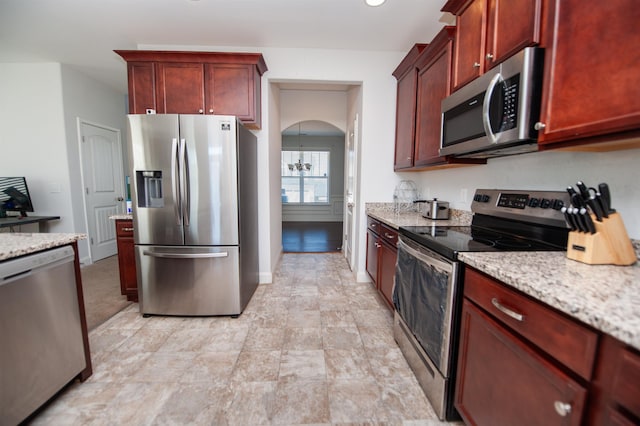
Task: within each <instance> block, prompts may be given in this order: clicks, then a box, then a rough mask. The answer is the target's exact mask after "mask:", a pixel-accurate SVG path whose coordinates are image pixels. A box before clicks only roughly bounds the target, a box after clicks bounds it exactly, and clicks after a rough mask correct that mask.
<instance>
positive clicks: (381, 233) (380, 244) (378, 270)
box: [366, 217, 398, 309]
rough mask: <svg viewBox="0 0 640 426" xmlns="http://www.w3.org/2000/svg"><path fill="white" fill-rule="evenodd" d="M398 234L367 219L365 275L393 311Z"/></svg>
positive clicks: (376, 221) (378, 222) (375, 221)
mask: <svg viewBox="0 0 640 426" xmlns="http://www.w3.org/2000/svg"><path fill="white" fill-rule="evenodd" d="M397 243H398V232H397V231H396V230H395V229H392V228H390V227H388V226H387V225H385V224H383V223H382V222H380V221H378V220H376V219H374V218H372V217H367V264H366V268H367V273H368V274H369V276H370V277H371V279H372V280H373V284H374V286H375V287H376V289H377V290H378V292H379V293H380V295H381V296H382V298H383V299H384V301H385V302H386V303H387V306H388V307H389V309H393V298H392V296H393V294H392V293H393V280H394V277H395V274H396V260H397V258H398V249H397V247H396V244H397Z"/></svg>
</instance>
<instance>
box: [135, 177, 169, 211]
mask: <svg viewBox="0 0 640 426" xmlns="http://www.w3.org/2000/svg"><path fill="white" fill-rule="evenodd" d="M136 186H137V187H138V207H152V208H153V207H155V208H157V207H164V198H163V195H162V194H163V191H162V171H161V170H142V171H140V170H138V171H136Z"/></svg>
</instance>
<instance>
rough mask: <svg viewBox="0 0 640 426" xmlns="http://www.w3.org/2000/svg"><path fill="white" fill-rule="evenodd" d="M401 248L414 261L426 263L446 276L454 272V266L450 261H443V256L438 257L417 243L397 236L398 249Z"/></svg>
mask: <svg viewBox="0 0 640 426" xmlns="http://www.w3.org/2000/svg"><path fill="white" fill-rule="evenodd" d="M401 247H402V249H403V250H405V251H406V252H407V253H409V254H410V255H412V256H413V257H415V258H416V259H418V260H420V261H421V262H424V263H426V264H427V265H431V266H433V267H434V268H436V269H437V270H440V271H442V272H444V273H446V274H452V273H453V272H454V265H453V262H451V261H450V260H447V259H445V258H444V257H443V256H440V255H439V254H437V253H435V252H433V251H431V250H429V249H427V248H426V247H421V246H420V245H419V244H418V243H414V242H413V241H411V240H409V239H407V238H403V237H402V236H399V237H398V249H400V248H401Z"/></svg>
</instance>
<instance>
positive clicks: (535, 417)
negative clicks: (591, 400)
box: [455, 299, 586, 426]
mask: <svg viewBox="0 0 640 426" xmlns="http://www.w3.org/2000/svg"><path fill="white" fill-rule="evenodd" d="M585 399H586V390H585V389H584V388H583V387H582V386H580V385H579V384H578V383H577V382H575V381H574V380H572V379H571V378H570V377H568V376H567V375H565V374H564V373H563V372H561V371H560V370H559V369H558V368H556V367H555V366H554V365H552V364H550V363H549V362H548V361H547V360H546V359H544V358H542V357H541V356H540V355H538V354H537V353H536V352H534V350H533V349H531V348H530V347H529V346H527V344H526V343H524V341H522V340H520V339H518V338H517V337H516V336H514V335H512V334H510V333H509V332H508V331H507V330H506V329H504V328H503V327H501V326H500V325H499V324H498V323H497V322H495V321H493V319H491V318H490V317H489V316H488V315H486V314H485V313H483V312H482V311H481V310H479V309H478V308H476V307H475V306H474V305H473V304H472V303H471V302H469V301H468V300H466V299H465V300H464V302H463V308H462V328H461V340H460V355H459V357H458V377H457V381H456V391H455V406H456V408H457V409H458V411H459V413H460V415H461V416H462V417H463V419H464V420H465V423H467V424H474V425H549V426H551V425H579V424H580V423H581V419H582V416H583V410H584V404H585Z"/></svg>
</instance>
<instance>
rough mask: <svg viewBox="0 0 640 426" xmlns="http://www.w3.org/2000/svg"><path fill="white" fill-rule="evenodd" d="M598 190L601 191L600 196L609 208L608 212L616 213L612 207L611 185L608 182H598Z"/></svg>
mask: <svg viewBox="0 0 640 426" xmlns="http://www.w3.org/2000/svg"><path fill="white" fill-rule="evenodd" d="M598 192H600V197H601V199H602V202H603V203H604V206H605V208H606V210H607V214H609V213H615V210H614V209H612V208H611V193H610V192H609V185H607V184H606V183H601V184H598Z"/></svg>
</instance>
